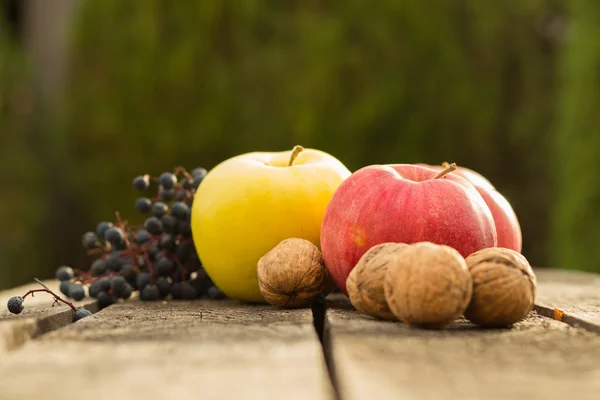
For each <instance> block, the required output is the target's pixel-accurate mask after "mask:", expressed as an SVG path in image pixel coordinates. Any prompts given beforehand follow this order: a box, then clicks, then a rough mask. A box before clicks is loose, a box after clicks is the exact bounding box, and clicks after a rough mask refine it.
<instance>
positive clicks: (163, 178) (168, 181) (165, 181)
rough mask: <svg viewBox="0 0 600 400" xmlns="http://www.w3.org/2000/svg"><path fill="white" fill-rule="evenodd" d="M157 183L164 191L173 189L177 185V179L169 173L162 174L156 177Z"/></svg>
mask: <svg viewBox="0 0 600 400" xmlns="http://www.w3.org/2000/svg"><path fill="white" fill-rule="evenodd" d="M158 183H159V184H160V185H161V186H162V187H163V188H165V189H173V188H174V187H175V185H176V184H177V177H176V176H175V175H173V174H172V173H170V172H163V173H162V174H160V176H159V177H158Z"/></svg>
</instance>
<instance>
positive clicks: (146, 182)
mask: <svg viewBox="0 0 600 400" xmlns="http://www.w3.org/2000/svg"><path fill="white" fill-rule="evenodd" d="M133 187H134V188H136V189H137V190H140V191H142V190H147V189H148V188H149V187H150V177H149V176H148V175H144V176H136V177H135V178H134V179H133Z"/></svg>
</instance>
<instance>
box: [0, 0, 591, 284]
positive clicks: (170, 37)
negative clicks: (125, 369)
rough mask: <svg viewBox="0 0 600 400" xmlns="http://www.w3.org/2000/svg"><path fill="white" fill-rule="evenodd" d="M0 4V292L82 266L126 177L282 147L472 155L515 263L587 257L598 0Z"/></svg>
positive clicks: (127, 212) (392, 157)
mask: <svg viewBox="0 0 600 400" xmlns="http://www.w3.org/2000/svg"><path fill="white" fill-rule="evenodd" d="M50 3H51V4H50ZM440 3H443V4H440ZM2 5H3V7H2V11H0V12H1V13H2V15H0V163H1V164H0V166H1V168H0V177H1V179H0V182H1V183H0V187H1V189H0V193H1V196H0V287H2V288H4V287H7V286H12V285H16V284H20V283H23V282H27V281H30V280H31V279H32V278H33V277H34V276H38V277H46V276H50V275H51V274H52V273H53V271H54V270H55V268H56V267H57V266H58V265H60V264H70V265H72V266H74V267H84V268H85V267H87V264H88V263H89V259H88V258H87V256H85V254H84V252H83V250H82V248H81V245H80V235H81V234H82V233H83V232H84V231H86V230H93V229H94V228H95V224H96V222H98V221H100V220H104V219H108V220H112V219H113V216H114V211H115V210H120V212H121V214H122V215H124V216H125V217H126V218H127V219H128V220H129V221H130V222H139V221H140V219H139V217H138V216H137V215H136V212H135V210H134V199H135V198H136V197H137V194H136V193H135V191H134V190H133V188H132V187H131V180H132V178H133V177H134V176H135V175H138V174H143V173H150V174H153V175H157V174H159V173H160V172H162V171H163V170H170V169H171V168H173V167H174V166H176V165H183V166H186V167H189V168H193V167H197V166H204V167H206V168H211V167H213V166H214V165H216V164H217V163H218V162H220V161H222V160H224V159H226V158H229V157H231V156H234V155H237V154H239V153H243V152H248V151H255V150H285V149H290V148H291V147H292V146H293V145H295V144H302V145H304V146H307V147H315V148H319V149H322V150H324V151H327V152H330V153H332V154H333V155H335V156H336V157H338V158H339V159H340V160H341V161H342V162H343V163H345V164H346V165H347V166H348V168H350V169H351V170H356V169H358V168H360V167H362V166H364V165H368V164H374V163H399V162H404V163H412V162H427V163H432V164H439V163H442V162H443V161H455V162H457V163H458V164H459V165H463V166H467V167H470V168H473V169H475V170H477V171H479V172H480V173H482V174H483V175H485V176H486V177H487V178H489V179H490V180H491V181H492V182H493V183H494V184H495V185H496V187H497V188H498V189H499V190H500V192H502V193H503V194H504V195H505V196H506V197H507V198H508V199H509V201H510V202H511V203H512V205H513V207H514V209H515V211H516V213H517V215H518V216H519V219H520V221H521V225H522V229H523V236H524V249H523V253H524V254H525V255H526V256H527V257H528V258H529V259H530V261H531V263H532V264H533V265H536V266H549V267H560V268H571V269H581V270H590V271H598V272H600V265H599V264H598V263H597V262H596V260H599V259H600V246H598V245H597V241H598V234H596V227H597V224H598V223H599V222H600V212H599V211H598V205H600V180H599V179H597V176H596V172H597V170H598V165H599V161H600V155H599V152H600V112H599V111H598V109H597V106H598V105H600V73H599V71H600V41H599V40H598V37H599V36H598V34H600V3H598V2H597V1H592V0H587V1H584V0H573V1H571V2H569V3H568V5H567V4H566V2H563V1H550V0H528V1H524V2H517V1H508V2H482V1H476V0H473V1H468V0H454V1H447V2H421V1H397V0H378V1H376V2H373V1H367V0H364V1H354V2H349V1H342V0H337V1H334V0H331V1H317V0H310V1H286V2H282V1H274V0H271V1H252V0H248V1H227V0H203V1H201V2H200V1H198V2H196V1H182V0H181V1H169V0H147V1H144V2H128V1H122V0H103V1H77V0H56V1H53V2H48V1H45V0H23V1H21V0H2Z"/></svg>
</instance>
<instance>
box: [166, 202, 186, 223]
mask: <svg viewBox="0 0 600 400" xmlns="http://www.w3.org/2000/svg"><path fill="white" fill-rule="evenodd" d="M171 215H173V216H174V217H175V218H177V219H178V220H181V221H185V220H187V219H188V218H189V217H190V208H189V207H188V205H187V204H185V203H183V202H181V201H177V202H175V203H173V204H171Z"/></svg>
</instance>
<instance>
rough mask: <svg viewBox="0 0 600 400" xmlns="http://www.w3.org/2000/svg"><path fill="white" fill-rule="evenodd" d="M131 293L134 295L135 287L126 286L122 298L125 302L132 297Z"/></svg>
mask: <svg viewBox="0 0 600 400" xmlns="http://www.w3.org/2000/svg"><path fill="white" fill-rule="evenodd" d="M131 293H133V287H132V286H131V285H130V284H127V285H125V290H124V291H123V293H122V294H121V297H122V298H123V299H125V300H127V299H128V298H130V297H131Z"/></svg>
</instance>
